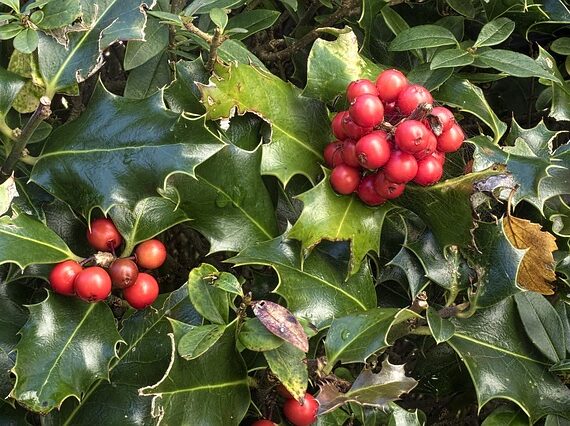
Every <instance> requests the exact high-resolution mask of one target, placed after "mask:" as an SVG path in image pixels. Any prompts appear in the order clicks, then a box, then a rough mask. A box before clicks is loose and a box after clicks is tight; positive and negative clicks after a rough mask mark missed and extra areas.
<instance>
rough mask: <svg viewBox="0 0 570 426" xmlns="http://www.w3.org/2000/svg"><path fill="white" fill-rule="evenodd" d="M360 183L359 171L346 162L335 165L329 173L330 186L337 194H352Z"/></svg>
mask: <svg viewBox="0 0 570 426" xmlns="http://www.w3.org/2000/svg"><path fill="white" fill-rule="evenodd" d="M359 183H360V173H358V170H357V169H355V168H354V167H350V166H348V165H346V164H341V165H339V166H336V167H335V168H334V169H333V170H332V173H331V186H332V187H333V189H334V190H335V191H336V192H338V193H339V194H343V195H348V194H352V193H353V192H354V191H356V188H358V184H359Z"/></svg>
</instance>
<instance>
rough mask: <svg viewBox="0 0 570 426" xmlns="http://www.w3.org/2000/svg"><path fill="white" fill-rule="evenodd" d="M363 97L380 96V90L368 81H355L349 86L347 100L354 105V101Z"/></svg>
mask: <svg viewBox="0 0 570 426" xmlns="http://www.w3.org/2000/svg"><path fill="white" fill-rule="evenodd" d="M361 95H374V96H378V90H377V89H376V86H375V85H374V83H372V82H371V81H370V80H366V79H363V80H355V81H353V82H352V83H350V84H349V85H348V87H347V89H346V99H348V102H349V103H352V101H354V100H355V99H356V98H358V97H359V96H361Z"/></svg>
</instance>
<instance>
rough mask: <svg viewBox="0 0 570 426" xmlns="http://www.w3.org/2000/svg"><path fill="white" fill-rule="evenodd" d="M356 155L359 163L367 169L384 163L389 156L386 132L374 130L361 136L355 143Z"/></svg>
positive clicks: (375, 167)
mask: <svg viewBox="0 0 570 426" xmlns="http://www.w3.org/2000/svg"><path fill="white" fill-rule="evenodd" d="M356 155H357V157H358V162H359V163H360V165H361V166H362V167H364V168H366V169H369V170H374V169H377V168H378V167H382V166H383V165H384V164H386V162H387V161H388V159H389V158H390V143H389V142H388V135H387V134H386V132H384V131H382V130H376V131H374V132H372V133H369V134H367V135H366V136H363V137H361V138H360V139H359V141H358V142H357V143H356Z"/></svg>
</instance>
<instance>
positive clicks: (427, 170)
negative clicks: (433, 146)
mask: <svg viewBox="0 0 570 426" xmlns="http://www.w3.org/2000/svg"><path fill="white" fill-rule="evenodd" d="M442 175H443V166H442V165H441V163H440V162H439V161H438V160H437V159H436V158H435V157H433V156H431V155H430V156H429V157H426V158H424V159H423V160H420V161H418V173H417V174H416V177H415V178H414V182H415V183H417V184H418V185H422V186H428V185H433V184H434V183H437V182H439V180H440V179H441V176H442Z"/></svg>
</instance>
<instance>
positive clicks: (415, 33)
mask: <svg viewBox="0 0 570 426" xmlns="http://www.w3.org/2000/svg"><path fill="white" fill-rule="evenodd" d="M454 44H457V40H456V39H455V36H454V35H453V33H452V32H451V31H449V30H448V29H446V28H443V27H440V26H438V25H418V26H415V27H412V28H408V29H406V30H404V31H402V32H401V33H399V34H398V35H396V38H394V40H392V42H391V43H390V50H392V51H396V52H398V51H406V50H412V49H423V48H427V47H439V46H449V45H454Z"/></svg>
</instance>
